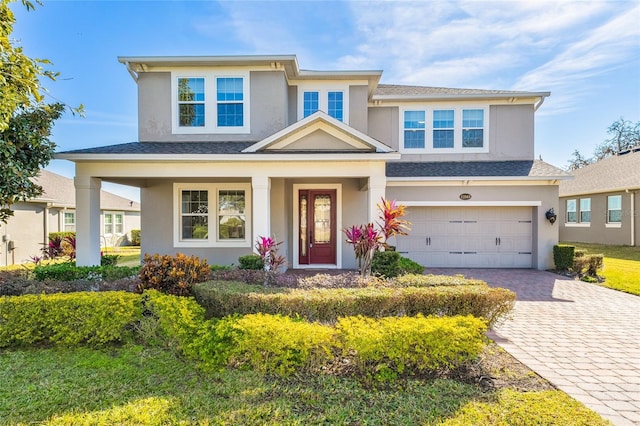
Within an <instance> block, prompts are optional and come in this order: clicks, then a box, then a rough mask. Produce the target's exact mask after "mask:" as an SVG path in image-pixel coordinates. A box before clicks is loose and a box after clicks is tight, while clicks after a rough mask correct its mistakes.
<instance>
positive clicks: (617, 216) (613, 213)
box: [607, 195, 622, 223]
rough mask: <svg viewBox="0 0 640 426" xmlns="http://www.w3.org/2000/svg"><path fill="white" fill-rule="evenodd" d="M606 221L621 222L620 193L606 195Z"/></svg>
mask: <svg viewBox="0 0 640 426" xmlns="http://www.w3.org/2000/svg"><path fill="white" fill-rule="evenodd" d="M607 223H622V195H610V196H608V197H607Z"/></svg>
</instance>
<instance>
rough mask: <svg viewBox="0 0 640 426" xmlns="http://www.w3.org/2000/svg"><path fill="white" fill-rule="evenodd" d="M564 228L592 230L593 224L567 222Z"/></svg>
mask: <svg viewBox="0 0 640 426" xmlns="http://www.w3.org/2000/svg"><path fill="white" fill-rule="evenodd" d="M564 226H566V227H567V228H590V227H591V222H567V223H565V224H564Z"/></svg>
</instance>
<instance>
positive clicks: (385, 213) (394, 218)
mask: <svg viewBox="0 0 640 426" xmlns="http://www.w3.org/2000/svg"><path fill="white" fill-rule="evenodd" d="M378 210H380V222H378V226H379V227H380V229H381V231H382V235H383V236H384V241H383V242H382V243H381V244H382V245H383V246H384V247H385V249H389V244H387V240H388V239H389V238H391V237H395V236H396V235H409V234H408V232H409V231H410V230H411V222H409V221H408V220H405V219H402V217H403V216H404V215H405V206H404V205H402V204H398V203H397V202H396V200H385V199H384V198H382V199H381V203H379V204H378Z"/></svg>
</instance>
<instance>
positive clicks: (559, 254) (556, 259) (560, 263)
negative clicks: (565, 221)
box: [553, 244, 576, 271]
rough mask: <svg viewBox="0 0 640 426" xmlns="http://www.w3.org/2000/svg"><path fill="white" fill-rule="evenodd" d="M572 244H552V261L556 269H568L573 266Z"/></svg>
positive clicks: (573, 253) (573, 251) (573, 252)
mask: <svg viewBox="0 0 640 426" xmlns="http://www.w3.org/2000/svg"><path fill="white" fill-rule="evenodd" d="M575 250H576V248H575V247H574V246H568V245H563V244H557V245H555V246H553V263H554V264H555V265H556V270H558V271H568V270H569V269H571V267H572V266H573V259H574V257H575Z"/></svg>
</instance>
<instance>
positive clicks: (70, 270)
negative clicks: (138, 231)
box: [32, 262, 139, 281]
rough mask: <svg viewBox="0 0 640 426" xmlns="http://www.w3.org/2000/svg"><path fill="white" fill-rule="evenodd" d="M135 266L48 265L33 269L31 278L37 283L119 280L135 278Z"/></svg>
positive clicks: (136, 270) (66, 263) (136, 271)
mask: <svg viewBox="0 0 640 426" xmlns="http://www.w3.org/2000/svg"><path fill="white" fill-rule="evenodd" d="M138 269H139V268H138V267H136V266H131V267H128V266H112V265H105V266H76V265H75V263H74V262H65V263H50V264H47V265H37V266H36V267H35V268H33V271H32V272H33V276H34V277H35V279H36V280H38V281H45V280H58V281H77V280H107V281H113V280H119V279H123V278H129V277H132V276H135V275H136V274H137V273H138Z"/></svg>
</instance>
